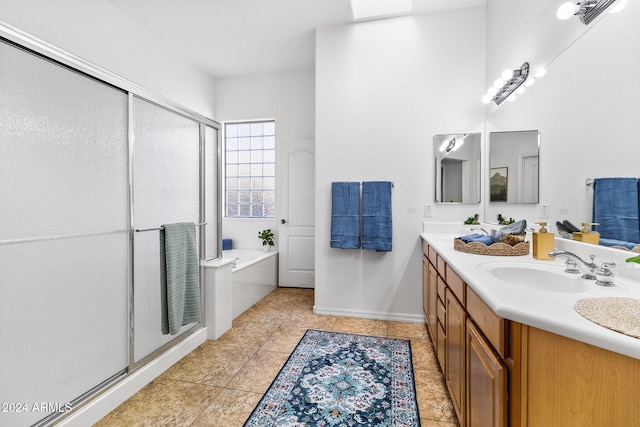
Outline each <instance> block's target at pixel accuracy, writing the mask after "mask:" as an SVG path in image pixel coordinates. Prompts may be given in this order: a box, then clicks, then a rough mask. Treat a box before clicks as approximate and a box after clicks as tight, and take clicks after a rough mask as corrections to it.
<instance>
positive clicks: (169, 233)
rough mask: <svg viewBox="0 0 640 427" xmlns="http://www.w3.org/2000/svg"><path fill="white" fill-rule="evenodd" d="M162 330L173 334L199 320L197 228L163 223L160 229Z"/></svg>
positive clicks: (190, 223) (185, 224) (189, 225)
mask: <svg viewBox="0 0 640 427" xmlns="http://www.w3.org/2000/svg"><path fill="white" fill-rule="evenodd" d="M160 281H161V283H160V285H161V287H160V297H161V304H162V333H163V334H165V335H166V334H171V335H176V334H177V333H178V332H180V328H182V326H183V325H187V324H189V323H194V322H199V321H200V267H199V261H198V250H197V248H196V227H195V224H194V223H192V222H181V223H177V224H166V225H163V226H162V229H161V230H160Z"/></svg>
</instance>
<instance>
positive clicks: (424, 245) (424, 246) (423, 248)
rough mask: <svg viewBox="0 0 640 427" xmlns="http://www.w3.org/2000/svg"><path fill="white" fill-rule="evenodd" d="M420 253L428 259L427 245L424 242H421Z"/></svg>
mask: <svg viewBox="0 0 640 427" xmlns="http://www.w3.org/2000/svg"><path fill="white" fill-rule="evenodd" d="M422 253H423V254H424V255H425V256H426V257H427V258H429V244H428V243H427V242H425V241H424V240H423V241H422Z"/></svg>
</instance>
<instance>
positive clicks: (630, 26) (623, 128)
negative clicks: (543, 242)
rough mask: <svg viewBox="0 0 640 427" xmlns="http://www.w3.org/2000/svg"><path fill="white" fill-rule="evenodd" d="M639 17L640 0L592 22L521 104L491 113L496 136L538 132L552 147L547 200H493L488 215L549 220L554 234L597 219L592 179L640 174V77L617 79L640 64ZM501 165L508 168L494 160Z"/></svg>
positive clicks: (545, 152)
mask: <svg viewBox="0 0 640 427" xmlns="http://www.w3.org/2000/svg"><path fill="white" fill-rule="evenodd" d="M638 19H640V2H629V3H628V4H627V6H626V7H625V9H624V10H622V11H621V12H619V13H616V14H606V15H605V16H604V18H603V19H602V20H600V21H599V22H597V23H592V24H590V31H588V32H586V33H585V34H583V35H582V36H581V37H580V38H579V39H578V40H577V41H576V42H575V43H573V44H572V45H571V46H570V47H569V48H568V49H566V50H565V51H564V52H563V53H562V54H561V55H559V56H558V57H557V58H556V59H554V61H553V63H551V64H549V65H548V67H547V74H546V75H545V76H544V77H543V78H542V79H540V80H539V82H537V83H536V84H535V85H534V86H532V87H531V88H527V90H526V92H525V93H524V94H523V95H522V96H519V97H518V99H517V100H516V101H515V102H512V103H506V104H503V105H501V106H500V108H498V109H496V110H495V111H494V112H492V113H491V114H489V115H488V116H487V118H486V121H485V128H486V130H487V137H488V138H489V139H490V140H491V141H493V139H494V138H493V136H492V135H493V133H494V132H497V131H502V130H506V129H537V130H539V131H540V134H541V138H544V146H543V147H541V148H542V149H541V150H540V169H539V170H540V173H539V175H540V183H539V185H540V204H539V205H530V204H529V205H508V208H506V207H505V205H504V204H501V203H486V204H485V205H484V208H485V209H484V217H485V218H488V219H493V218H496V215H497V214H498V213H501V214H503V215H506V216H510V217H513V218H518V219H519V218H526V219H527V220H528V221H530V222H535V221H547V222H549V225H550V226H551V227H550V231H553V232H557V229H556V225H555V224H556V222H557V221H560V222H562V221H564V220H568V221H570V222H572V223H574V224H578V225H579V224H580V223H582V222H589V221H592V218H593V217H592V214H593V213H592V209H593V200H594V189H593V185H588V183H590V182H593V180H594V179H598V178H613V177H639V176H640V172H639V169H638V159H639V158H640V144H634V143H632V142H630V139H629V136H630V135H639V134H640V121H639V120H638V117H640V101H639V99H640V98H639V97H638V95H639V94H640V79H636V78H630V79H625V83H624V84H623V85H619V86H617V85H616V86H613V87H612V85H611V78H612V77H611V76H623V75H625V73H627V72H628V70H630V69H640V56H638V55H630V54H629V52H638V51H640V26H638V25H637V22H638ZM577 70H580V71H579V72H577ZM580 111H587V112H588V117H587V118H585V116H584V115H581V114H576V112H580ZM491 151H493V150H491ZM492 154H493V153H492ZM494 166H496V167H498V166H502V165H497V164H495V163H493V162H492V166H491V167H494ZM509 174H511V170H509ZM486 175H487V174H486V173H485V176H486ZM487 190H488V188H487V186H485V191H487ZM486 199H487V200H489V197H488V196H487V197H486ZM542 206H545V207H546V209H544V210H543V209H542ZM612 206H614V207H615V204H612ZM542 212H545V213H546V215H544V216H543V215H542ZM595 229H596V230H597V229H598V227H595ZM604 237H606V236H604ZM634 243H638V242H634Z"/></svg>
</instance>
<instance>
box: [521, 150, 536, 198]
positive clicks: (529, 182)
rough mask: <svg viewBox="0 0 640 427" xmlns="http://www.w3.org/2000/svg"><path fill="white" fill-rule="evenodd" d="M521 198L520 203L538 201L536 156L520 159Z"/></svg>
mask: <svg viewBox="0 0 640 427" xmlns="http://www.w3.org/2000/svg"><path fill="white" fill-rule="evenodd" d="M521 170H522V177H521V181H520V182H521V191H520V194H521V198H522V200H520V202H522V203H536V202H537V201H538V156H537V155H532V156H523V157H522V167H521Z"/></svg>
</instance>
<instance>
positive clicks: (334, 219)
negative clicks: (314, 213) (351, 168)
mask: <svg viewBox="0 0 640 427" xmlns="http://www.w3.org/2000/svg"><path fill="white" fill-rule="evenodd" d="M330 246H331V247H332V248H340V249H359V248H360V183H359V182H334V183H332V184H331V242H330Z"/></svg>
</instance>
